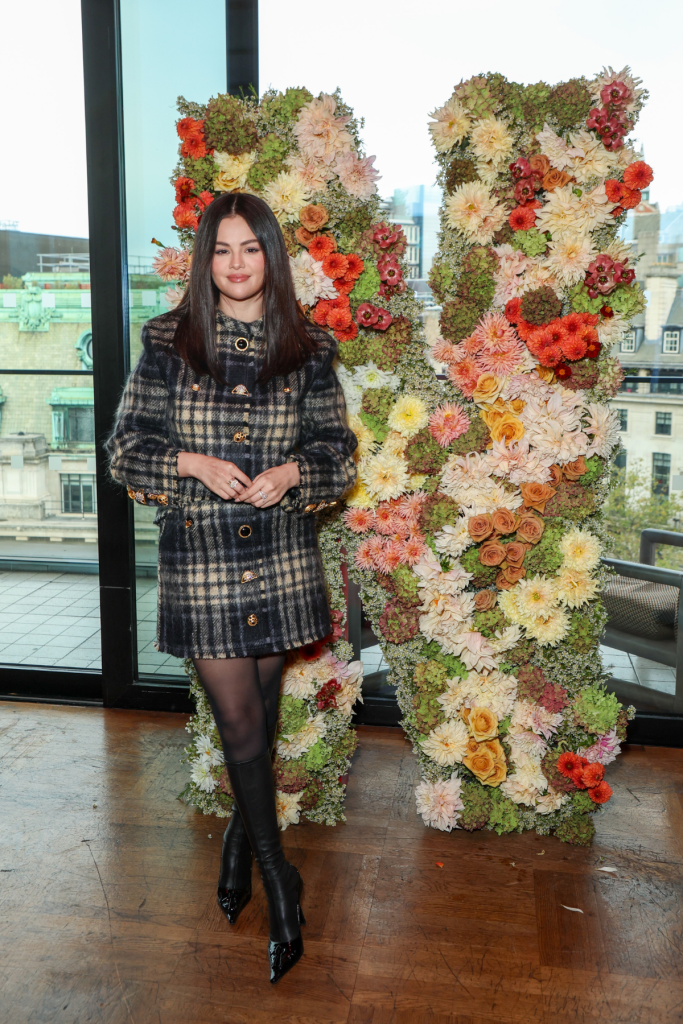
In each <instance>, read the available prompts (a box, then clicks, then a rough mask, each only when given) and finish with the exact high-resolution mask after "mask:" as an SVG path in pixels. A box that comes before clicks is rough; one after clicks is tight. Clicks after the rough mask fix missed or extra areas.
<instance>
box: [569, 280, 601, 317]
mask: <svg viewBox="0 0 683 1024" xmlns="http://www.w3.org/2000/svg"><path fill="white" fill-rule="evenodd" d="M568 297H569V301H570V302H571V306H572V309H573V310H574V312H575V313H599V312H600V310H601V309H602V307H603V306H604V305H605V302H606V299H605V296H604V295H598V297H597V298H596V299H591V297H590V295H589V294H588V289H587V288H586V286H585V284H584V283H583V281H579V283H578V284H575V285H574V287H573V288H570V289H569V292H568ZM611 299H612V296H611V295H610V304H611Z"/></svg>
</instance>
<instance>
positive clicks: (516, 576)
mask: <svg viewBox="0 0 683 1024" xmlns="http://www.w3.org/2000/svg"><path fill="white" fill-rule="evenodd" d="M503 576H504V577H505V579H506V580H507V581H508V583H519V581H520V580H523V579H524V577H525V576H526V569H524V568H523V567H522V566H518V565H506V566H505V568H504V569H503Z"/></svg>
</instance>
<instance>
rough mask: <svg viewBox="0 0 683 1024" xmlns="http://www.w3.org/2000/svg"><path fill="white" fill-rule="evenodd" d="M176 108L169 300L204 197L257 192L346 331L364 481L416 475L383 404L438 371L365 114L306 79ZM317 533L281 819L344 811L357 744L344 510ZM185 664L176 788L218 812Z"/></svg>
mask: <svg viewBox="0 0 683 1024" xmlns="http://www.w3.org/2000/svg"><path fill="white" fill-rule="evenodd" d="M179 113H180V115H181V117H180V119H179V121H178V123H177V130H178V135H179V137H180V140H181V143H180V159H179V163H178V166H177V167H176V169H175V172H174V174H173V177H172V182H173V185H174V187H175V190H176V206H175V209H174V211H173V219H174V222H175V230H176V232H177V234H178V236H179V242H180V244H179V245H178V246H175V247H164V246H163V245H161V243H158V244H159V245H160V248H161V251H160V252H159V254H158V256H157V258H156V260H155V270H156V272H157V274H158V275H159V276H161V277H162V278H163V279H165V280H167V281H168V282H169V284H170V285H171V287H170V288H169V292H168V293H167V297H168V301H169V304H171V305H172V304H174V303H175V302H177V301H178V300H179V299H180V297H181V296H182V294H183V288H184V284H185V282H186V279H187V276H188V273H189V267H190V263H191V258H192V243H193V239H194V233H195V231H196V229H197V226H198V223H199V220H200V218H201V216H202V213H203V211H204V210H205V209H206V207H207V206H208V204H209V203H211V202H213V200H214V198H215V197H216V196H217V195H219V194H220V193H222V192H226V191H235V190H238V191H244V192H251V193H253V194H255V195H259V196H261V197H262V198H263V199H265V200H266V202H267V203H268V204H269V205H270V207H271V209H272V210H273V212H274V213H275V215H276V217H277V219H278V221H279V223H280V226H281V228H282V231H283V234H284V237H285V242H286V245H287V249H288V252H289V254H290V264H291V271H292V277H293V281H294V286H295V291H296V295H297V299H298V301H299V303H300V304H301V307H302V310H303V311H304V312H305V314H306V316H308V317H309V318H310V319H311V320H312V321H314V322H315V323H316V324H318V325H320V326H322V327H324V328H325V329H327V330H328V331H330V332H332V333H333V334H334V336H335V337H336V338H337V340H338V341H339V348H340V362H339V364H338V372H339V376H340V379H341V380H342V383H343V386H344V388H345V391H346V393H347V395H349V397H350V403H349V406H350V422H351V425H352V427H353V429H354V431H355V433H356V435H357V437H358V440H359V448H358V452H357V458H358V459H359V461H360V464H361V465H362V466H363V474H364V478H368V479H369V480H370V484H369V486H370V487H372V486H373V483H372V482H373V481H374V483H375V484H376V485H377V486H379V487H380V490H382V489H386V487H387V486H388V485H387V480H388V479H389V478H393V476H396V475H397V479H400V488H399V492H403V491H404V490H405V489H406V487H413V488H414V487H416V486H418V485H419V483H420V482H421V481H422V480H423V479H424V477H423V476H421V475H419V474H418V475H415V474H414V473H412V471H408V470H407V469H406V468H405V463H404V459H403V455H402V452H401V451H400V445H399V447H398V448H397V447H396V443H395V439H396V438H397V437H398V438H401V437H402V435H401V434H400V433H398V432H397V431H396V430H393V429H392V430H391V432H389V431H388V430H384V428H383V427H382V426H381V424H382V423H385V422H386V420H387V416H388V415H389V409H390V407H391V408H393V407H394V406H396V411H394V412H392V416H394V417H397V416H398V417H399V420H400V422H403V419H401V417H403V418H405V417H406V416H408V417H409V416H410V408H411V403H412V401H413V399H412V398H411V397H407V398H406V399H403V398H402V397H400V396H399V391H400V389H401V388H402V387H403V382H404V371H401V373H397V372H396V368H397V364H398V363H399V362H401V363H402V365H403V366H404V367H405V373H408V375H409V376H410V374H411V372H412V374H413V376H414V377H415V379H416V380H417V379H420V378H425V377H426V378H431V379H430V380H429V381H428V383H427V385H426V387H427V391H429V389H430V387H431V388H432V389H433V387H434V379H433V375H432V374H431V373H430V371H429V367H428V365H427V363H426V361H425V359H424V355H423V353H422V351H421V348H420V346H419V345H417V344H416V343H415V341H414V338H415V337H416V334H417V331H418V330H419V326H420V324H419V316H418V314H419V306H418V304H417V302H416V300H415V299H414V297H413V296H412V293H411V292H409V291H408V290H407V288H406V283H405V280H404V277H403V265H402V262H401V256H402V254H403V252H404V249H405V244H406V243H405V237H404V236H403V234H402V232H401V231H398V230H396V229H395V228H394V227H392V226H391V225H388V224H386V223H385V222H384V221H383V220H382V217H381V215H380V204H379V199H378V197H377V186H376V180H377V178H378V173H377V171H375V169H374V167H373V160H374V157H366V156H365V155H364V154H363V151H362V148H361V142H360V138H359V131H360V128H361V127H362V123H359V122H358V121H357V120H356V119H355V118H354V116H353V112H352V111H351V110H350V109H349V108H348V107H346V106H345V104H344V103H343V101H342V99H341V97H340V96H339V95H338V94H335V95H334V96H330V95H326V94H321V95H320V96H318V97H317V98H314V97H313V96H312V94H311V93H310V92H308V91H307V90H306V89H288V90H287V91H286V92H285V93H277V92H274V91H270V92H267V93H266V94H265V95H264V96H263V97H262V98H261V99H260V100H257V99H256V98H254V99H251V98H248V99H238V98H236V97H233V96H226V95H221V96H217V97H215V98H214V99H212V100H210V101H209V103H208V104H207V105H206V106H203V105H198V104H194V103H188V102H186V101H185V100H184V99H182V98H181V99H180V100H179ZM411 360H412V362H411ZM430 393H431V392H430ZM435 394H436V392H435ZM405 402H407V403H408V405H407V407H406V408H405V409H403V408H402V405H401V403H404V404H405ZM385 412H386V414H387V415H385ZM385 439H386V441H387V443H386V444H383V443H382V442H384V441H385ZM392 475H393V476H392ZM399 492H397V493H399ZM366 493H370V492H369V491H366V490H365V488H364V487H363V486H362V485H361V484H359V485H358V487H356V489H355V491H354V492H353V494H352V495H350V499H351V503H352V505H354V507H359V508H360V507H362V506H363V504H364V501H365V498H364V495H365V494H366ZM372 493H373V494H376V493H378V492H376V491H372ZM392 493H393V492H392ZM368 500H370V499H368ZM319 541H320V547H321V552H322V556H323V565H324V570H325V576H326V580H327V584H328V591H329V600H330V608H331V612H332V620H333V622H334V630H333V633H332V635H331V636H330V637H328V638H326V640H325V641H323V642H322V643H320V644H316V645H311V646H309V647H308V648H303V649H302V650H300V651H297V652H293V653H291V654H290V655H289V657H288V660H287V662H286V666H285V671H284V676H283V686H282V692H281V699H280V711H279V722H278V738H277V745H276V753H275V760H274V772H275V781H276V790H277V801H278V814H279V818H280V824H281V826H282V827H283V828H285V827H286V826H287V825H288V824H290V823H296V822H298V821H299V819H300V816H301V815H302V814H303V815H304V816H305V817H307V818H309V819H310V820H312V821H318V822H325V823H328V824H334V822H335V821H337V820H339V819H341V818H343V816H344V815H343V800H344V792H345V785H346V781H347V777H348V766H349V761H350V757H351V754H352V753H353V750H354V747H355V734H354V732H353V730H352V729H351V725H350V723H351V715H352V709H353V705H354V703H355V702H356V700H359V699H362V698H361V685H362V677H363V669H362V663H361V662H359V661H355V662H354V661H351V658H352V657H353V653H352V648H351V646H350V644H349V643H348V642H346V641H345V640H344V639H343V628H344V620H345V614H346V612H345V598H344V587H343V578H342V562H343V560H344V558H345V557H347V556H346V554H345V547H346V548H347V549H348V548H349V547H351V549H352V552H351V553H352V554H353V550H354V549H355V546H357V537H356V536H355V535H354V534H353V533H352V532H351V531H349V529H348V528H347V527H346V525H345V523H344V521H343V519H342V515H341V513H340V512H339V511H333V510H328V511H326V512H324V513H322V514H321V515H320V516H319ZM412 543H413V547H414V546H415V541H413V542H412ZM419 546H420V549H421V545H419ZM406 564H407V563H406ZM381 592H382V593H383V594H384V591H381ZM187 670H188V673H189V675H190V678H191V693H192V695H193V697H194V699H195V701H196V705H197V712H196V714H195V715H194V716H193V717H192V718H191V720H190V722H189V724H188V728H189V730H190V731H191V732H192V734H193V739H192V742H191V743H190V745H189V746H188V748H187V751H186V754H187V760H188V762H189V765H190V776H191V777H190V782H189V783H188V786H187V787H186V790H185V793H184V795H185V797H186V799H188V800H189V802H191V803H192V804H194V805H195V806H197V807H198V808H200V809H201V810H203V811H204V812H205V813H216V814H218V815H222V816H226V815H228V814H229V813H230V810H231V807H232V795H231V792H230V787H229V781H228V778H227V772H226V770H225V768H224V765H223V762H222V756H221V754H220V744H219V739H218V735H217V732H216V729H215V725H214V722H213V719H212V717H211V711H210V708H209V705H208V702H207V700H206V697H205V695H204V691H203V690H202V688H201V686H200V684H199V681H198V679H197V676H196V673H195V672H194V668H193V666H192V664H191V662H188V663H187Z"/></svg>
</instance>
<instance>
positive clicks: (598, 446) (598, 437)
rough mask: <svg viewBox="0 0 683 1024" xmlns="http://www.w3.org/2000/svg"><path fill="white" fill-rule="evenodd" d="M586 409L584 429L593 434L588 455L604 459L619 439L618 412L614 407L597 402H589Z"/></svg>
mask: <svg viewBox="0 0 683 1024" xmlns="http://www.w3.org/2000/svg"><path fill="white" fill-rule="evenodd" d="M586 410H587V412H588V414H589V420H588V426H586V427H585V428H584V429H585V431H586V433H587V434H592V435H593V439H592V441H591V444H590V448H589V449H588V452H589V454H590V455H593V454H597V455H600V456H601V458H603V459H606V458H607V457H608V456H609V454H610V453H611V451H612V449H613V448H614V446H615V444H617V442H618V441H619V437H620V426H619V414H618V413H617V411H616V409H610V408H609V407H608V406H606V405H598V403H597V402H591V403H590V404H589V405H588V406H587V407H586Z"/></svg>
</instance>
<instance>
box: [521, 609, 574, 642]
mask: <svg viewBox="0 0 683 1024" xmlns="http://www.w3.org/2000/svg"><path fill="white" fill-rule="evenodd" d="M569 625H570V619H569V615H568V613H567V610H566V608H562V607H559V608H553V609H552V610H551V612H550V614H549V615H539V617H538V618H537V619H534V620H533V621H526V622H525V623H524V628H525V629H526V631H527V635H528V636H533V637H534V638H535V639H536V640H538V642H539V644H541V646H542V647H557V645H558V644H559V642H560V640H564V638H565V637H566V635H567V633H568V632H569Z"/></svg>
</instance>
